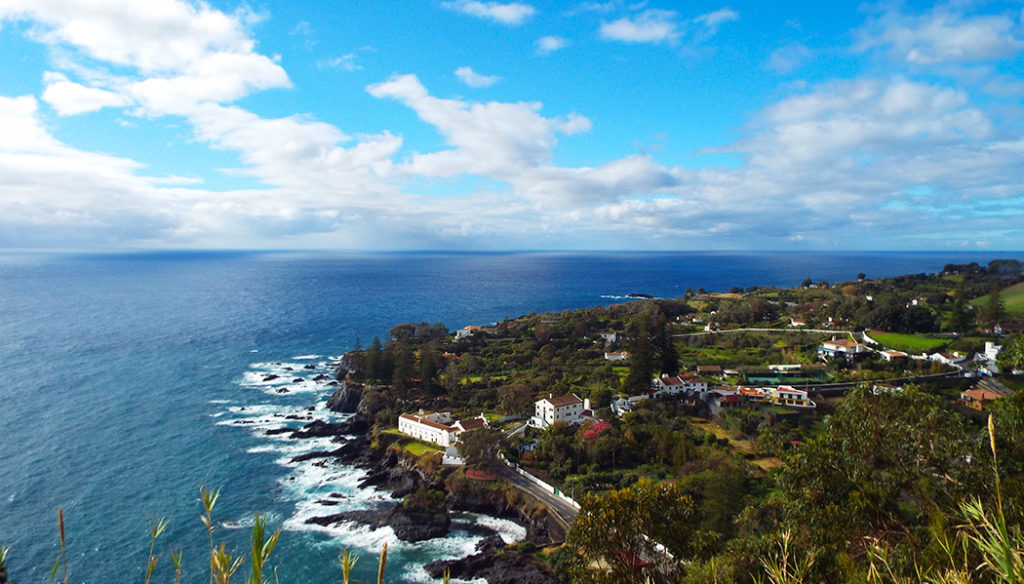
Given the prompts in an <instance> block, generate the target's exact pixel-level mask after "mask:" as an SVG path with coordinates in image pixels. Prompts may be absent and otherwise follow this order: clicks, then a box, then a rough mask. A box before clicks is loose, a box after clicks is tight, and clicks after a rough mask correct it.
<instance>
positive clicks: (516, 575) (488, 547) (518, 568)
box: [424, 536, 558, 584]
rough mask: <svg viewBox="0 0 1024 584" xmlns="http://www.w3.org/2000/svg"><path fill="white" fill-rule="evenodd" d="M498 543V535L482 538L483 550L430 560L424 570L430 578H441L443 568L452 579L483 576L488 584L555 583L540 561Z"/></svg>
mask: <svg viewBox="0 0 1024 584" xmlns="http://www.w3.org/2000/svg"><path fill="white" fill-rule="evenodd" d="M498 542H501V538H500V536H498V539H497V541H494V540H493V539H492V538H486V539H484V541H482V542H480V544H478V549H480V548H483V549H484V550H485V551H481V552H480V553H476V554H473V555H471V556H466V557H465V558H462V559H460V560H439V561H436V562H430V563H429V564H427V565H426V566H424V569H425V570H426V571H427V575H429V576H430V577H431V578H441V576H442V575H443V574H444V571H445V570H446V569H447V570H448V571H449V574H450V576H451V577H452V578H459V579H462V580H472V579H474V578H483V579H485V580H487V582H488V584H558V578H556V577H555V575H554V574H552V573H551V570H550V569H548V567H547V566H546V565H544V563H543V562H541V561H540V560H538V559H536V558H533V557H530V556H528V555H524V554H521V553H519V552H517V551H515V550H512V549H508V548H505V547H504V546H503V545H502V546H498V545H497V543H498ZM501 543H502V544H503V543H504V542H501Z"/></svg>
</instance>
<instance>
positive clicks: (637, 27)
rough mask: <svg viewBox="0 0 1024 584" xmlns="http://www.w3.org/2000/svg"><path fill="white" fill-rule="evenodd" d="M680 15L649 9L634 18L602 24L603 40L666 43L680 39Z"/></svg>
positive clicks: (624, 18) (668, 11) (628, 17)
mask: <svg viewBox="0 0 1024 584" xmlns="http://www.w3.org/2000/svg"><path fill="white" fill-rule="evenodd" d="M678 17H679V15H678V14H677V13H675V12H673V11H671V10H659V9H654V8H651V9H648V10H644V11H643V12H641V13H639V14H637V15H634V16H625V17H622V18H619V19H618V20H613V21H611V22H602V23H601V38H604V39H607V40H613V41H622V42H627V43H666V42H669V43H670V42H674V41H675V40H677V39H678V38H679V35H680V30H679V21H678Z"/></svg>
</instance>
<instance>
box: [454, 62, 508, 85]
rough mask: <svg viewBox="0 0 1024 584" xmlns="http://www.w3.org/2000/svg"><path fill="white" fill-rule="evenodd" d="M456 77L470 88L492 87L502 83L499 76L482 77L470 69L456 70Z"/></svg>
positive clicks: (461, 68)
mask: <svg viewBox="0 0 1024 584" xmlns="http://www.w3.org/2000/svg"><path fill="white" fill-rule="evenodd" d="M455 76H456V77H458V78H459V80H460V81H462V82H463V83H465V84H466V85H468V86H470V87H490V86H492V85H494V84H495V83H497V82H499V81H501V77H499V76H497V75H481V74H480V73H477V72H476V71H474V70H473V69H472V68H470V67H459V68H458V69H456V70H455Z"/></svg>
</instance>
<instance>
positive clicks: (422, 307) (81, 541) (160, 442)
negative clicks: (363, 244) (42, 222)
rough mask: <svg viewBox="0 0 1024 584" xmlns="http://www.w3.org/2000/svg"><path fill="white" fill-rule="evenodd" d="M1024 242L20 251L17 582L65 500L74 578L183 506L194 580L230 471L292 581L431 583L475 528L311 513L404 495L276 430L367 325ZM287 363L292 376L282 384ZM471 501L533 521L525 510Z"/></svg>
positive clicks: (6, 286) (246, 512)
mask: <svg viewBox="0 0 1024 584" xmlns="http://www.w3.org/2000/svg"><path fill="white" fill-rule="evenodd" d="M1019 255H1020V254H1006V253H1004V254H999V253H992V252H986V253H957V254H951V253H850V254H835V253H831V254H829V253H799V254H798V253H765V254H752V253H657V254H642V253H606V254H574V253H507V254H472V253H470V254H462V253H452V254H444V253H401V254H304V253H240V252H230V253H229V252H223V253H188V252H180V253H179V252H176V253H149V254H135V255H57V254H21V253H10V254H2V255H0V363H3V364H4V366H5V367H4V370H3V372H2V373H0V544H7V545H11V546H12V550H11V553H10V557H9V564H10V574H11V576H12V578H13V579H14V580H15V581H17V582H21V583H23V584H24V583H31V582H38V581H43V580H46V579H47V578H48V576H49V569H50V566H51V565H52V563H53V559H54V557H55V555H56V552H57V524H56V509H57V506H58V505H62V506H63V508H64V513H65V517H66V521H67V533H68V545H69V550H68V554H69V558H68V559H69V564H70V567H71V580H72V581H74V582H109V581H131V580H136V581H141V580H142V578H143V571H144V567H145V556H146V551H147V546H148V540H147V528H146V525H147V522H148V521H150V520H153V519H156V518H157V517H160V516H166V517H167V518H168V519H169V520H170V522H171V523H170V527H169V528H168V530H167V532H166V533H165V535H164V536H163V537H162V540H163V541H162V544H161V546H158V551H162V552H163V556H164V559H163V560H162V561H161V563H160V566H159V568H158V570H157V575H156V579H157V580H160V581H170V580H171V576H170V574H171V566H170V560H169V558H167V549H168V545H169V544H172V543H173V544H175V545H177V544H180V545H182V546H183V549H184V553H185V558H184V560H185V564H186V574H185V576H186V581H188V582H201V581H205V577H206V576H205V574H206V573H207V572H206V571H205V570H204V567H205V566H204V561H205V560H204V558H203V551H202V550H203V549H204V546H205V545H206V544H205V533H204V531H203V528H202V525H201V524H200V522H199V520H198V512H199V505H198V503H197V501H196V498H197V495H198V490H199V487H200V485H203V484H206V485H211V486H220V487H222V488H223V491H222V492H223V495H222V500H221V502H220V503H219V504H218V510H217V511H218V512H217V515H218V517H219V519H220V520H221V521H223V522H225V523H224V525H223V527H222V529H221V530H220V533H219V535H220V536H221V537H223V538H224V539H226V540H227V541H228V542H229V546H231V545H233V546H234V547H235V548H236V549H238V550H243V549H245V547H246V545H247V544H246V538H247V536H248V535H247V533H246V531H245V530H244V529H237V528H235V526H236V524H237V525H239V526H244V525H245V523H246V521H247V520H248V519H249V518H251V516H252V515H253V514H254V513H261V514H266V515H267V516H268V517H269V519H270V523H271V526H272V527H273V528H283V529H284V530H285V533H284V534H283V535H282V537H281V540H280V544H279V546H278V549H277V550H276V551H275V552H274V557H273V561H272V563H275V564H278V565H279V569H278V573H279V576H280V581H281V582H286V583H306V582H323V581H327V580H332V579H333V580H337V579H339V576H338V575H339V571H338V569H337V561H336V556H337V554H338V551H339V550H340V549H342V548H351V549H353V550H354V551H355V552H357V553H359V554H361V555H363V556H364V559H363V560H362V562H361V563H360V564H359V565H358V566H357V571H358V572H359V574H357V577H358V578H360V579H362V580H363V581H370V580H372V574H373V571H374V569H375V559H374V558H372V557H371V556H375V554H376V553H377V551H378V550H379V548H380V545H381V544H383V543H384V542H389V543H390V545H391V546H392V552H393V553H392V555H391V561H390V562H389V563H390V566H391V568H390V569H389V576H390V578H391V580H392V581H394V582H418V581H425V574H424V573H423V572H422V570H420V568H419V566H421V565H422V564H423V563H425V562H427V561H430V560H432V559H437V558H439V557H456V556H461V555H464V554H466V553H469V552H470V551H471V549H472V546H473V544H474V543H475V541H477V539H478V538H477V537H476V536H472V535H470V534H468V533H465V532H461V533H459V532H457V533H455V534H454V535H453V536H452V537H449V538H444V539H439V540H434V541H432V542H428V543H425V544H419V545H412V544H402V543H398V542H397V541H396V540H395V539H394V537H393V535H392V534H390V532H388V531H387V530H377V531H370V530H367V529H365V528H356V527H352V526H349V527H346V528H344V529H335V530H309V529H307V528H306V527H305V526H304V524H303V523H302V519H303V518H304V517H307V516H309V515H310V514H313V513H315V512H316V510H317V509H318V508H317V501H318V500H321V499H323V498H325V497H329V496H330V495H331V494H332V493H337V494H338V495H340V497H337V499H339V500H341V501H343V503H341V504H340V506H339V507H338V508H366V507H372V506H376V505H381V504H385V503H386V501H387V498H386V495H384V494H383V493H379V492H376V491H372V490H369V491H365V490H364V491H360V490H359V489H357V488H356V486H355V485H356V483H357V482H358V479H359V473H358V472H357V471H355V470H353V469H350V468H344V467H340V468H339V467H331V466H329V465H328V466H317V465H315V464H307V465H299V464H291V463H288V460H289V459H290V458H291V457H292V456H294V455H295V454H296V453H299V452H302V451H304V450H308V449H310V448H315V447H316V443H315V442H306V443H302V444H296V443H295V442H294V441H288V440H287V439H273V438H268V437H266V436H265V435H263V430H265V429H267V428H271V427H278V426H281V425H285V424H291V425H297V424H301V423H302V422H303V421H304V418H308V417H309V416H318V417H325V416H327V415H328V414H327V413H326V412H324V411H323V410H322V402H323V401H324V400H326V397H327V396H328V395H329V393H330V389H331V388H330V387H328V386H326V384H325V383H324V382H322V381H320V382H318V381H315V380H314V379H313V378H314V377H315V375H316V374H319V373H321V372H322V371H323V367H324V364H325V363H326V362H327V361H328V359H329V357H330V356H331V355H340V354H341V353H343V352H344V351H346V350H349V349H351V348H352V347H353V346H354V344H355V342H356V339H357V338H358V339H360V340H361V342H362V343H363V344H364V345H365V344H368V343H369V341H370V340H371V339H372V338H373V337H374V336H375V335H376V336H380V337H381V338H385V337H386V336H387V334H388V331H389V330H390V329H391V327H392V326H393V325H394V324H397V323H399V322H406V321H416V322H418V321H429V322H437V321H441V322H444V323H446V324H447V325H448V327H449V329H452V330H454V329H456V328H459V327H462V326H465V325H467V324H487V323H491V322H494V321H497V320H500V319H504V318H508V317H515V316H518V315H521V314H525V313H528V312H530V311H534V310H535V311H538V312H543V311H549V310H553V311H559V310H564V309H571V308H581V307H586V306H592V305H595V304H610V303H614V302H621V301H624V300H625V296H626V295H627V294H628V293H632V292H640V293H646V294H653V295H657V296H677V295H681V294H682V293H683V291H685V290H686V289H687V288H695V289H696V288H699V287H703V288H706V289H708V290H725V289H728V288H729V287H731V286H744V287H745V286H749V285H761V286H769V285H777V286H793V285H796V284H798V283H799V282H800V281H801V280H803V279H804V278H805V277H811V278H813V279H814V280H822V279H825V280H828V281H830V282H834V281H839V280H850V279H853V278H854V277H855V276H856V274H857V273H858V272H866V273H867V274H868V276H869V277H882V276H890V275H898V274H903V273H916V272H935V271H938V270H941V268H942V266H943V265H944V264H945V263H949V262H958V263H960V262H970V261H978V262H981V263H985V262H987V261H989V260H990V259H994V258H999V257H1019ZM306 365H311V366H313V367H314V369H307V368H306ZM288 368H291V371H289V370H288ZM270 373H274V374H279V375H281V377H280V378H279V379H278V380H272V381H271V382H264V381H263V379H264V378H265V377H266V375H268V374H270ZM300 378H301V379H302V381H297V380H298V379H300ZM281 389H284V390H286V391H287V393H283V392H280V391H279V390H281ZM318 404H321V405H318ZM310 406H314V407H317V408H318V409H317V410H316V411H313V412H309V411H307V408H308V407H310ZM287 416H292V417H293V418H298V419H288V418H287ZM464 519H465V520H466V521H484V522H488V523H489V524H491V525H493V526H494V527H496V528H497V529H499V531H501V532H502V533H503V534H504V535H505V536H506V537H507V538H515V537H522V530H521V528H518V527H517V526H515V525H513V524H510V523H508V522H499V521H495V520H491V519H488V518H482V517H478V516H470V517H465V518H464Z"/></svg>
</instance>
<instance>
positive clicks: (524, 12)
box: [441, 0, 537, 26]
mask: <svg viewBox="0 0 1024 584" xmlns="http://www.w3.org/2000/svg"><path fill="white" fill-rule="evenodd" d="M441 6H443V7H445V8H447V9H449V10H455V11H457V12H462V13H463V14H468V15H470V16H475V17H477V18H483V19H485V20H491V21H494V22H497V23H500V24H505V25H508V26H519V25H520V24H522V23H523V22H525V21H526V19H527V18H529V17H531V16H533V15H534V14H535V13H536V12H537V10H536V9H535V8H534V7H533V6H530V5H529V4H522V3H520V2H509V3H502V2H479V1H477V0H454V1H452V2H443V3H442V4H441Z"/></svg>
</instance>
